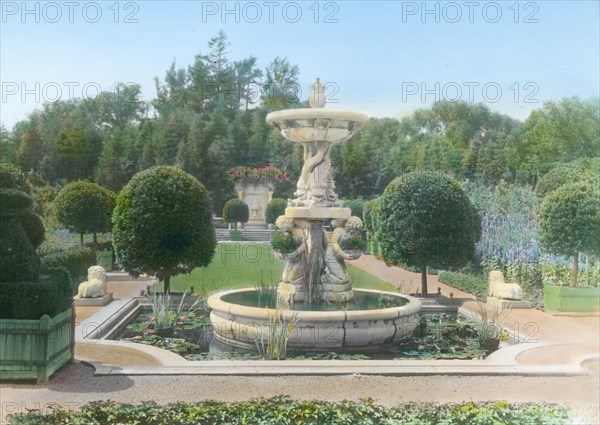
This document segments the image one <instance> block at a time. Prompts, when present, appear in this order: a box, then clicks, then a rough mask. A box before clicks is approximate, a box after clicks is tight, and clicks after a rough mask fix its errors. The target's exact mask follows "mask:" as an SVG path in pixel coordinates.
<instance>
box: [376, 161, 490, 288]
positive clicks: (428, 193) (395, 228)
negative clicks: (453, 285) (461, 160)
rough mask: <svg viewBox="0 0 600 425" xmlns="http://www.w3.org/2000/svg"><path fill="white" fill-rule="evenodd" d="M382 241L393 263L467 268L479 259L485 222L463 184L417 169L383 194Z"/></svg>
mask: <svg viewBox="0 0 600 425" xmlns="http://www.w3.org/2000/svg"><path fill="white" fill-rule="evenodd" d="M377 221H378V222H377V239H378V241H379V244H380V246H381V255H382V257H383V259H384V260H385V261H386V262H387V263H390V264H395V265H401V264H404V263H408V264H412V265H415V266H418V267H420V269H421V291H422V293H423V296H425V295H427V266H430V267H435V268H438V269H443V268H452V267H461V266H464V265H466V264H467V263H468V262H469V260H471V259H473V257H474V254H475V243H476V242H477V241H478V240H479V238H480V236H481V221H480V218H479V214H478V213H477V211H476V209H475V207H474V206H473V204H472V203H471V201H470V200H469V197H468V196H467V194H466V193H465V191H464V190H463V188H462V187H461V185H460V184H459V183H458V182H457V181H456V180H454V179H452V178H451V177H448V176H446V175H444V174H441V173H431V172H415V173H410V174H406V175H403V176H401V177H398V178H396V179H395V180H393V181H392V182H391V183H390V184H389V185H388V186H387V187H386V189H385V191H384V193H383V195H382V197H381V207H380V211H379V213H378V220H377Z"/></svg>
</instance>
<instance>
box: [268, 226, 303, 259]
mask: <svg viewBox="0 0 600 425" xmlns="http://www.w3.org/2000/svg"><path fill="white" fill-rule="evenodd" d="M301 244H302V241H300V240H298V238H295V237H294V236H293V235H292V234H291V233H290V232H281V231H277V232H273V233H272V236H271V246H272V247H273V251H275V252H277V253H278V254H279V255H280V256H281V257H282V258H283V259H288V258H289V257H290V256H291V255H292V254H293V253H294V252H296V250H297V249H298V248H299V247H300V245H301Z"/></svg>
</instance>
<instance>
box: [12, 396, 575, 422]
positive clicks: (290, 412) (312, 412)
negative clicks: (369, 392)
mask: <svg viewBox="0 0 600 425" xmlns="http://www.w3.org/2000/svg"><path fill="white" fill-rule="evenodd" d="M44 410H45V411H44V412H39V411H29V412H27V413H19V414H17V415H14V416H11V417H10V418H9V419H10V420H12V422H11V423H12V424H13V425H34V424H36V425H39V424H43V425H57V424H67V423H69V424H86V425H100V424H102V425H104V424H134V423H135V424H145V425H167V424H168V425H173V424H177V425H191V424H194V425H220V424H230V425H242V424H277V425H292V424H315V425H316V424H327V425H342V424H343V425H348V424H352V425H367V424H369V425H377V424H381V425H383V424H395V425H408V424H420V425H428V424H436V425H437V424H453V425H489V424H531V425H534V424H538V425H543V424H545V425H551V424H553V425H563V424H571V423H572V418H571V414H570V412H569V411H568V410H567V409H565V408H564V407H560V406H557V405H555V404H548V403H514V404H511V403H508V402H507V401H502V400H501V401H496V402H483V403H473V402H467V403H447V404H435V403H421V404H417V403H405V404H400V405H396V406H391V407H387V406H382V405H378V404H375V403H374V401H373V400H372V399H363V400H361V401H358V402H355V401H341V402H338V403H331V402H326V401H314V400H306V401H296V400H292V399H291V398H289V397H287V396H279V397H275V398H272V399H259V400H250V401H242V402H222V401H214V400H209V401H201V402H197V403H183V402H179V403H171V404H168V405H166V406H160V405H158V404H156V403H155V402H144V403H143V404H138V405H135V404H121V403H117V402H114V401H98V402H92V403H89V404H87V405H85V406H83V408H82V409H81V410H79V411H74V410H59V409H57V408H56V407H55V408H51V409H44Z"/></svg>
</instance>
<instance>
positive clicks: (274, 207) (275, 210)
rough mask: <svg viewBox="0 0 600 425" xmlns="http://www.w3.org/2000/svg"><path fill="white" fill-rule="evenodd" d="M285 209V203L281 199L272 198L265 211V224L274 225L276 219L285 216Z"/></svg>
mask: <svg viewBox="0 0 600 425" xmlns="http://www.w3.org/2000/svg"><path fill="white" fill-rule="evenodd" d="M286 207H287V201H286V200H285V199H281V198H273V199H271V201H270V202H269V203H268V204H267V209H266V210H265V223H267V224H275V221H276V220H277V217H279V216H280V215H283V214H285V208H286Z"/></svg>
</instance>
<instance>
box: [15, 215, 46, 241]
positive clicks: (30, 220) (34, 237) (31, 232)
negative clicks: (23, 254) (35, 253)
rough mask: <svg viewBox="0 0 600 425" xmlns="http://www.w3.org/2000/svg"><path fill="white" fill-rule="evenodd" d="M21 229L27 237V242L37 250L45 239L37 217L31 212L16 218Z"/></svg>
mask: <svg viewBox="0 0 600 425" xmlns="http://www.w3.org/2000/svg"><path fill="white" fill-rule="evenodd" d="M16 218H17V220H18V221H19V223H20V224H21V227H22V228H23V230H24V231H25V233H26V234H27V235H28V237H29V242H31V245H33V247H34V248H37V247H38V246H40V245H41V244H42V242H44V239H45V238H46V229H44V223H42V219H41V217H40V216H39V215H37V214H34V213H32V212H25V213H23V214H20V215H19V216H17V217H16Z"/></svg>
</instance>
